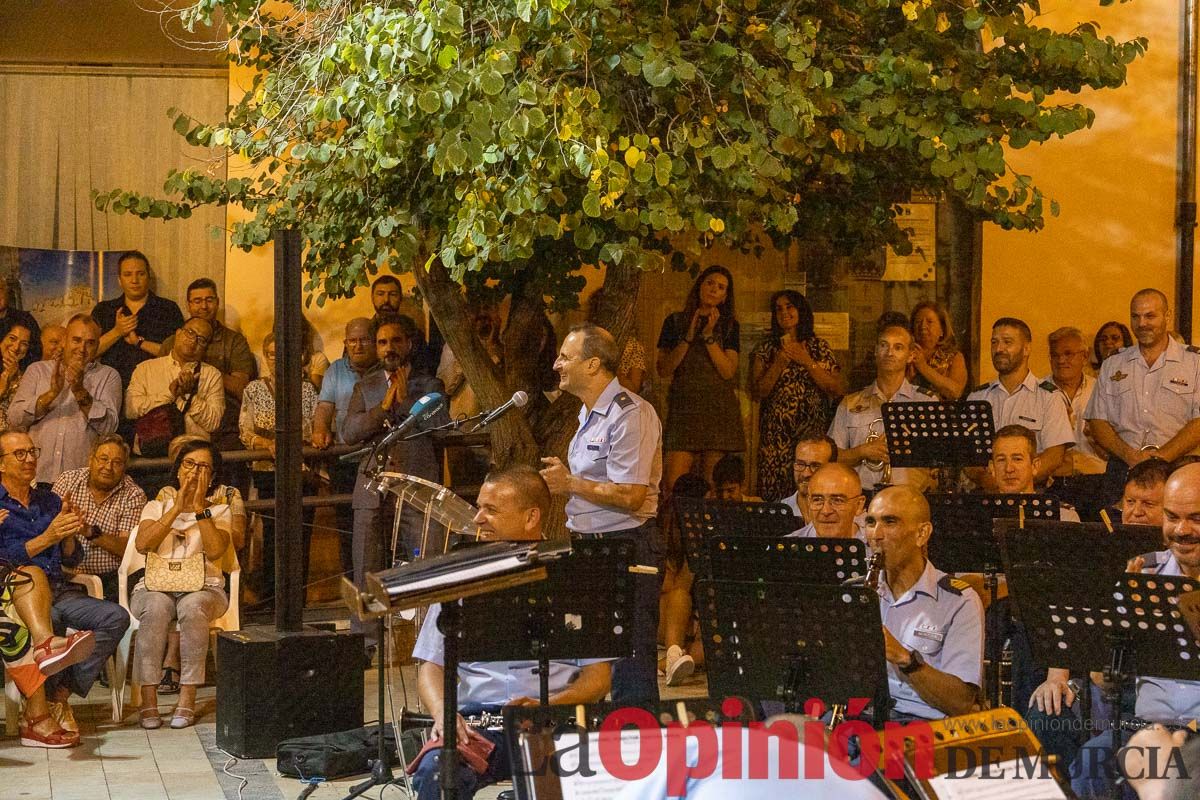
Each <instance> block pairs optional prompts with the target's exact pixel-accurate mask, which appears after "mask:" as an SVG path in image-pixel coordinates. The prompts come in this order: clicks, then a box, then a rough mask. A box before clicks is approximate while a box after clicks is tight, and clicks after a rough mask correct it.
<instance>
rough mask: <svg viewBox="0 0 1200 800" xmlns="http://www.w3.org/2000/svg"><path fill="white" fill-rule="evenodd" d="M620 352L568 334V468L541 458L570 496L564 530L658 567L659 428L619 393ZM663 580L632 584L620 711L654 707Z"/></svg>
mask: <svg viewBox="0 0 1200 800" xmlns="http://www.w3.org/2000/svg"><path fill="white" fill-rule="evenodd" d="M620 357H621V351H620V350H619V349H617V343H616V341H615V340H614V339H613V337H612V334H610V333H609V332H608V331H606V330H604V329H603V328H600V327H597V326H596V325H593V324H591V323H584V324H582V325H576V326H575V327H573V328H571V332H570V333H569V334H567V338H566V339H564V340H563V343H562V347H561V348H560V349H559V351H558V358H557V359H556V360H555V362H554V369H555V371H556V372H558V376H559V388H560V389H562V390H563V391H565V392H569V393H570V394H573V395H575V396H576V397H578V398H579V399H580V400H581V401H583V408H581V409H580V411H579V428H578V429H577V430H576V431H575V436H574V437H573V438H572V439H571V444H570V447H569V448H568V450H567V461H568V462H569V463H570V468H569V469H568V467H567V466H566V465H564V464H563V463H562V462H561V461H560V460H559V459H557V458H543V459H542V463H543V464H544V465H545V467H544V468H543V469H542V477H543V478H545V480H546V485H547V486H549V487H550V491H551V492H552V493H554V494H565V495H569V496H570V497H569V499H568V500H567V527H568V528H569V529H570V531H571V535H572V536H573V537H577V538H597V539H599V538H602V539H628V540H630V541H633V542H635V543H636V545H637V550H636V560H637V563H638V564H642V565H646V566H652V567H657V568H659V570H660V571H661V568H662V562H663V550H662V544H661V542H660V541H659V539H658V528H657V526H656V524H655V514H656V513H657V511H658V484H659V481H660V480H661V479H662V424H661V423H660V422H659V420H658V414H657V413H655V411H654V408H653V406H651V405H650V404H649V403H648V402H646V401H645V400H643V399H642V398H641V397H638V396H637V395H636V394H634V393H633V392H630V391H628V390H626V389H623V388H622V387H621V384H620V383H618V382H617V378H616V372H617V365H618V364H619V362H620ZM660 580H661V575H660V574H651V575H636V576H635V577H634V603H635V605H636V608H635V610H634V618H633V647H634V654H633V658H627V659H623V660H621V661H618V662H617V663H616V664H615V665H614V667H613V680H612V699H613V702H614V703H616V704H618V705H630V704H640V703H649V702H657V701H658V660H657V652H656V650H657V644H656V640H657V631H658V591H659V584H660Z"/></svg>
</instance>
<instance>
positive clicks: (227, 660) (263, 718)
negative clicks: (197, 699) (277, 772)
mask: <svg viewBox="0 0 1200 800" xmlns="http://www.w3.org/2000/svg"><path fill="white" fill-rule="evenodd" d="M217 664H218V670H217V746H218V747H220V748H222V749H224V750H226V751H228V752H229V753H232V754H233V755H235V756H237V757H238V758H273V757H274V756H275V746H276V745H277V744H278V743H279V742H280V741H282V740H283V739H294V738H297V737H300V736H314V735H317V734H323V733H333V732H335V731H345V730H351V729H353V728H361V727H362V726H363V668H364V661H363V636H362V634H361V633H350V632H344V633H332V632H329V631H319V630H313V629H305V630H303V631H299V632H296V633H280V632H279V631H276V630H275V629H274V628H270V627H266V626H253V627H249V628H246V629H245V630H240V631H227V632H222V633H221V634H220V635H219V636H218V637H217Z"/></svg>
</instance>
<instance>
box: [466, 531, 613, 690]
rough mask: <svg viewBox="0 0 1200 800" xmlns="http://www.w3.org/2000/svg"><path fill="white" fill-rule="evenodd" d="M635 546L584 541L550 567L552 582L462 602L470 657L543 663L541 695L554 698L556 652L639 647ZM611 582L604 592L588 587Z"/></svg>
mask: <svg viewBox="0 0 1200 800" xmlns="http://www.w3.org/2000/svg"><path fill="white" fill-rule="evenodd" d="M635 563H636V555H635V545H634V543H633V542H630V541H616V540H609V541H604V540H595V541H590V540H577V541H575V542H574V543H573V546H572V552H571V553H570V555H568V556H566V557H564V558H561V559H559V560H557V561H554V562H552V563H550V564H548V565H547V566H546V575H547V577H546V580H544V581H540V582H538V583H531V584H524V585H522V586H518V587H515V588H512V589H505V590H503V591H499V592H492V593H491V594H488V595H485V596H478V597H473V598H468V599H466V600H464V601H463V603H462V606H461V607H460V609H459V611H460V615H459V621H460V624H459V635H460V637H461V640H460V642H459V657H460V659H462V660H463V661H530V660H532V661H536V662H538V667H537V673H538V689H539V691H538V695H539V698H538V699H539V701H540V702H541V704H542V705H543V706H548V705H549V704H550V661H551V659H554V658H614V659H616V658H627V657H629V656H630V655H632V652H633V641H632V638H631V637H632V633H633V625H632V619H633V611H634V596H633V586H634V577H635V576H634V575H633V574H631V573H630V570H629V568H630V567H631V566H633V565H634V564H635ZM589 585H591V586H604V587H605V589H606V591H604V592H588V591H581V587H586V586H589Z"/></svg>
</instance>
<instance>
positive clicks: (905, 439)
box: [881, 400, 995, 470]
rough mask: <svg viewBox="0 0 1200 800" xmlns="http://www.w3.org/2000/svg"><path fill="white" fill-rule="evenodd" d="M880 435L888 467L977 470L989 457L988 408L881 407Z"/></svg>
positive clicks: (960, 404) (970, 403) (963, 403)
mask: <svg viewBox="0 0 1200 800" xmlns="http://www.w3.org/2000/svg"><path fill="white" fill-rule="evenodd" d="M881 413H882V415H883V431H884V436H886V437H887V446H888V460H889V461H890V462H891V465H892V467H893V468H894V467H950V468H952V469H954V470H957V469H958V468H959V467H981V466H984V465H985V464H987V463H988V459H989V458H990V457H991V453H992V436H993V431H994V429H995V426H994V425H993V422H992V404H991V403H989V402H987V401H986V400H959V401H955V402H951V403H945V402H938V403H884V404H883V408H882V412H881Z"/></svg>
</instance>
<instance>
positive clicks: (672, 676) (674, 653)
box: [667, 644, 696, 686]
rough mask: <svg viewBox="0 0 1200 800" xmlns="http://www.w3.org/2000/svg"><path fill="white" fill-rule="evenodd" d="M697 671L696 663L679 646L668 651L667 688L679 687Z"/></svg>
mask: <svg viewBox="0 0 1200 800" xmlns="http://www.w3.org/2000/svg"><path fill="white" fill-rule="evenodd" d="M695 671H696V662H695V661H694V660H693V659H692V657H691V656H689V655H685V654H684V652H683V650H682V649H681V648H680V647H679V645H674V644H673V645H671V646H670V647H669V648H668V649H667V686H678V685H679V684H681V683H683V682H684V681H685V680H687V679H688V678H690V677H691V676H692V673H693V672H695Z"/></svg>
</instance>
